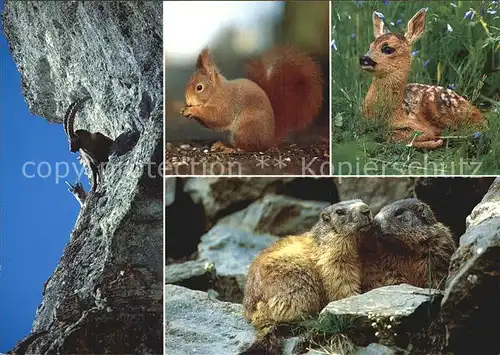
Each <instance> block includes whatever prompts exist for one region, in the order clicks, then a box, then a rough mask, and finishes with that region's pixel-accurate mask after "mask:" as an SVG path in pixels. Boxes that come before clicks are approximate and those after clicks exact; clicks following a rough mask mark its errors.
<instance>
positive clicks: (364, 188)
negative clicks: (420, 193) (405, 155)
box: [335, 177, 415, 215]
mask: <svg viewBox="0 0 500 355" xmlns="http://www.w3.org/2000/svg"><path fill="white" fill-rule="evenodd" d="M335 180H336V183H337V189H338V191H339V196H340V199H341V200H351V199H355V198H359V199H361V200H363V201H364V202H365V203H366V204H368V205H369V206H370V207H371V210H372V213H373V214H374V215H375V214H377V213H378V211H380V209H381V208H382V207H383V206H385V205H387V204H389V203H391V202H393V201H396V200H400V199H403V198H409V197H415V196H414V191H413V189H414V186H415V181H414V180H415V179H413V178H407V177H401V178H395V177H389V178H364V177H361V178H354V179H346V178H336V179H335Z"/></svg>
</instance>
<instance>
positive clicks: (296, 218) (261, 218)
mask: <svg viewBox="0 0 500 355" xmlns="http://www.w3.org/2000/svg"><path fill="white" fill-rule="evenodd" d="M326 206H328V203H326V202H317V201H303V200H298V199H295V198H292V197H287V196H283V195H266V196H264V197H262V198H261V199H259V200H257V201H255V202H253V203H252V204H251V205H250V206H248V207H247V208H245V209H243V210H241V211H239V212H236V213H233V214H231V215H229V216H226V217H224V218H222V219H221V220H219V222H218V224H224V225H231V226H234V227H240V228H241V227H243V228H246V229H249V230H251V231H254V232H256V233H269V234H273V235H279V236H285V235H290V234H299V233H303V232H305V231H308V230H309V229H311V227H312V226H313V225H314V224H315V223H316V222H317V221H318V218H319V215H320V213H321V211H322V210H323V209H324V208H325V207H326Z"/></svg>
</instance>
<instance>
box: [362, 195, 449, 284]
mask: <svg viewBox="0 0 500 355" xmlns="http://www.w3.org/2000/svg"><path fill="white" fill-rule="evenodd" d="M373 233H374V235H373V236H374V240H372V245H371V246H370V245H368V243H369V242H370V241H369V239H368V238H365V239H364V240H363V242H364V245H362V246H361V247H360V254H361V259H362V261H363V285H362V291H363V292H366V291H369V290H371V289H373V288H376V287H381V286H387V285H394V284H400V283H407V284H410V285H414V286H417V287H422V288H428V287H432V288H443V287H444V281H445V279H446V275H447V274H448V266H449V263H450V258H451V255H452V254H453V252H454V251H455V249H456V244H455V241H454V240H453V237H452V234H451V232H450V229H449V228H448V227H446V226H445V225H444V224H442V223H440V222H438V221H437V219H436V217H435V216H434V212H433V211H432V209H431V208H430V207H429V206H428V205H427V204H425V203H424V202H422V201H420V200H418V199H404V200H399V201H396V202H393V203H391V204H389V205H387V206H385V207H383V208H382V209H381V210H380V212H379V213H378V214H377V215H376V216H375V218H374V219H373ZM429 275H430V276H431V279H430V280H429Z"/></svg>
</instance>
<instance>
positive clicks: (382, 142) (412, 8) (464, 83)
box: [332, 0, 500, 176]
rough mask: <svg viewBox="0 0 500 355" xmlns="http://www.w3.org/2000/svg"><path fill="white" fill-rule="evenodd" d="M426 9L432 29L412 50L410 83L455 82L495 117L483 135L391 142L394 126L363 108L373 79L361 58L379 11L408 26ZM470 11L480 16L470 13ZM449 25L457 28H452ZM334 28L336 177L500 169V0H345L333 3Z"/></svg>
mask: <svg viewBox="0 0 500 355" xmlns="http://www.w3.org/2000/svg"><path fill="white" fill-rule="evenodd" d="M450 3H453V4H455V6H456V7H454V6H452V5H450ZM423 7H427V8H428V12H427V21H426V30H425V33H424V35H423V36H422V37H421V38H420V40H418V41H417V42H416V43H415V44H414V46H413V48H412V50H413V51H418V52H417V53H416V54H415V55H414V56H413V63H412V71H411V72H410V77H409V82H410V83H411V82H414V83H422V84H431V85H439V86H443V87H448V86H449V85H454V87H455V88H454V90H455V91H456V92H457V93H458V94H460V95H462V96H464V97H467V98H468V99H469V100H471V101H472V102H473V103H474V104H475V105H476V106H477V107H479V108H480V109H481V110H482V111H483V113H484V115H485V117H486V119H487V121H488V129H486V130H484V131H483V132H481V133H482V136H481V138H479V139H476V140H473V139H449V140H447V142H446V144H445V146H444V147H442V148H440V149H438V150H435V151H423V150H419V149H415V148H413V147H407V146H406V144H405V143H391V142H388V137H389V136H390V131H389V129H388V127H387V125H386V124H384V122H380V121H379V122H376V121H373V120H370V121H367V120H365V119H364V118H363V113H362V111H361V107H362V105H363V100H364V96H365V94H366V92H367V91H368V87H369V84H370V81H371V78H370V76H369V75H368V74H366V73H364V72H362V70H361V69H360V67H359V57H360V56H362V55H363V54H364V53H366V51H367V50H368V47H369V45H370V43H371V42H372V41H373V39H374V38H373V28H372V20H371V16H372V12H373V11H378V12H382V13H383V14H384V16H385V20H384V22H385V25H386V27H387V28H388V29H389V30H390V31H392V32H404V30H405V29H406V24H407V22H408V20H409V19H410V18H411V17H412V16H413V15H414V14H415V13H416V12H417V11H418V10H419V9H421V8H423ZM471 9H472V10H473V11H474V17H473V18H472V19H469V18H465V19H464V15H465V13H466V12H467V11H469V10H471ZM488 10H490V12H493V11H496V14H492V13H488ZM391 22H393V24H391ZM448 25H449V26H451V28H452V29H453V31H451V32H450V31H449V30H448ZM332 27H333V28H332V40H333V42H334V43H335V45H333V43H332V115H333V117H332V120H333V124H332V129H333V132H332V135H333V142H332V160H333V169H334V171H333V173H334V174H335V175H407V174H409V175H427V176H434V175H497V174H499V173H500V102H499V100H500V94H499V93H500V3H499V2H494V1H491V0H488V1H453V0H450V1H439V2H438V1H427V2H421V1H411V2H410V1H404V2H403V1H401V2H397V1H385V2H383V1H369V2H368V1H364V2H361V1H358V2H355V1H338V2H334V3H333V5H332ZM335 47H336V48H335ZM424 64H425V65H424ZM467 133H470V132H467ZM448 134H449V135H463V134H464V132H444V135H448Z"/></svg>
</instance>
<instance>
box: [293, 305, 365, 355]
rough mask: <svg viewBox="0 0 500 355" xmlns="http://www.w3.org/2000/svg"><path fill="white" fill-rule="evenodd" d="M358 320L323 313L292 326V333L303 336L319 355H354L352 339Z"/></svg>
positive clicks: (346, 316)
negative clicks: (318, 350) (317, 350)
mask: <svg viewBox="0 0 500 355" xmlns="http://www.w3.org/2000/svg"><path fill="white" fill-rule="evenodd" d="M356 320H357V318H356V317H353V316H348V315H334V314H331V313H323V314H320V315H319V316H317V317H311V316H309V317H304V318H303V319H301V320H299V321H297V322H296V323H295V324H293V325H292V333H293V334H295V335H301V336H302V337H304V339H305V340H306V342H308V343H309V344H310V346H311V347H312V348H315V349H318V348H319V349H320V352H319V354H326V355H331V354H342V355H343V354H352V353H353V352H354V350H355V348H356V346H355V344H354V343H353V341H352V340H351V339H350V335H351V333H352V332H353V331H354V330H355V329H356V324H355V322H356Z"/></svg>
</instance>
